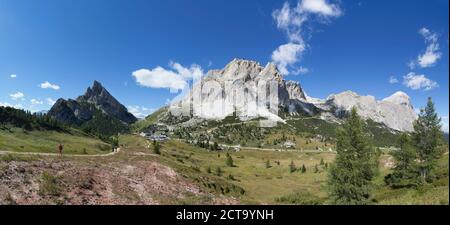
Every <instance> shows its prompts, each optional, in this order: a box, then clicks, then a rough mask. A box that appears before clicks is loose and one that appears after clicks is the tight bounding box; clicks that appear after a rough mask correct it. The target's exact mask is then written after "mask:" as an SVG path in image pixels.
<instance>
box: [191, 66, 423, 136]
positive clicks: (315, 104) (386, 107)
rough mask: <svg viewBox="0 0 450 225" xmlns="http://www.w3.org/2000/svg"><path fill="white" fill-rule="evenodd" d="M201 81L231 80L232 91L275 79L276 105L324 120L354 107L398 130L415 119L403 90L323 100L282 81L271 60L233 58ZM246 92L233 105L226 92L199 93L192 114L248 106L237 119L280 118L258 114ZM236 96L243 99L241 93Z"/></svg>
mask: <svg viewBox="0 0 450 225" xmlns="http://www.w3.org/2000/svg"><path fill="white" fill-rule="evenodd" d="M204 81H215V82H214V83H215V84H220V85H222V88H223V87H224V86H225V84H230V83H231V84H232V89H236V90H247V85H248V84H250V82H252V83H258V82H259V81H276V83H277V84H278V96H277V97H278V98H277V102H278V105H279V108H280V110H282V111H283V112H287V113H288V114H290V115H293V116H295V115H309V116H319V117H320V118H322V119H325V120H331V121H337V120H339V119H341V118H342V116H343V115H345V113H344V112H345V111H348V110H350V109H351V108H352V107H356V108H357V109H358V113H359V114H360V115H361V116H362V117H363V118H364V119H371V120H373V121H375V122H378V123H381V124H384V125H385V126H387V127H389V128H391V129H394V130H399V131H411V130H412V129H413V126H412V124H413V121H414V120H415V119H416V118H417V115H416V113H415V112H414V109H413V107H412V105H411V103H410V98H409V96H408V95H406V94H405V93H403V92H397V93H395V94H393V95H392V96H390V97H388V98H385V99H383V100H377V99H376V98H375V97H374V96H370V95H368V96H360V95H358V94H357V93H355V92H354V91H351V90H348V91H345V92H342V93H338V94H333V95H330V96H329V97H328V98H327V99H325V100H322V99H317V98H313V97H310V96H307V95H306V93H305V90H304V89H303V88H302V86H301V84H300V82H298V81H287V80H285V79H284V78H283V75H282V74H281V73H280V72H279V71H278V69H277V67H276V65H275V64H273V63H268V64H266V66H264V67H263V66H261V65H260V64H259V63H258V62H256V61H252V60H245V59H233V60H232V61H231V62H230V63H228V64H227V65H226V66H225V67H224V68H223V69H220V70H211V71H209V72H208V75H207V76H205V77H204ZM201 88H202V84H201V83H198V84H195V85H194V87H193V90H192V91H191V92H190V94H189V95H188V97H186V98H184V99H183V100H182V102H183V103H185V104H183V105H189V104H188V102H189V101H191V100H192V99H191V97H190V96H195V95H200V93H201ZM249 94H250V95H249V96H250V98H249V99H246V100H245V101H246V102H245V104H243V105H241V106H238V107H235V106H233V104H234V103H233V102H234V101H235V100H234V97H233V96H232V95H230V94H229V93H224V92H221V93H213V94H208V95H202V96H203V97H202V101H203V102H202V104H197V105H196V106H198V107H200V108H197V109H194V112H195V111H198V112H201V113H200V114H197V115H193V116H194V117H195V116H197V117H201V118H203V119H223V118H225V117H226V116H229V115H231V114H233V113H234V112H237V115H239V114H240V113H239V112H242V111H245V110H248V108H251V111H250V112H248V111H247V113H244V114H246V116H247V118H245V117H244V118H241V119H251V118H255V117H266V118H267V117H271V118H272V119H274V120H276V121H281V120H282V118H280V117H279V116H278V115H271V114H268V113H267V112H265V115H262V114H261V113H260V111H262V110H261V108H260V105H258V104H259V103H258V101H257V97H256V96H257V94H256V93H249ZM239 99H244V98H243V96H242V97H239ZM222 102H224V103H225V106H222V105H221V103H222ZM249 115H250V116H249Z"/></svg>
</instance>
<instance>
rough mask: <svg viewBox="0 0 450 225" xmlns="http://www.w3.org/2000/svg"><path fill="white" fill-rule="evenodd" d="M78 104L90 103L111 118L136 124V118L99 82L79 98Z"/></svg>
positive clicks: (95, 82)
mask: <svg viewBox="0 0 450 225" xmlns="http://www.w3.org/2000/svg"><path fill="white" fill-rule="evenodd" d="M77 102H88V103H91V104H93V105H95V106H96V107H97V108H99V109H101V110H102V111H103V112H105V113H106V114H108V115H109V116H112V117H115V118H117V119H119V120H120V121H123V122H125V123H128V124H130V123H134V122H136V121H137V119H136V117H135V116H134V115H133V114H131V113H130V112H128V110H127V108H125V106H123V105H122V104H120V102H119V101H117V100H116V99H115V98H114V97H113V96H112V95H111V94H110V93H109V92H108V91H107V90H106V89H105V88H104V87H103V86H102V85H101V84H100V83H99V82H98V81H94V85H93V86H92V88H91V87H89V88H88V89H87V90H86V93H85V94H84V95H82V96H80V97H78V98H77Z"/></svg>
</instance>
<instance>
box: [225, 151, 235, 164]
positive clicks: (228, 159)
mask: <svg viewBox="0 0 450 225" xmlns="http://www.w3.org/2000/svg"><path fill="white" fill-rule="evenodd" d="M226 156H227V158H226V161H225V164H226V165H227V166H229V167H233V166H234V164H233V158H231V155H230V154H228V153H227V155H226Z"/></svg>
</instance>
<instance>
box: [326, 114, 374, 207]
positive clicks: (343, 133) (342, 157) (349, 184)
mask: <svg viewBox="0 0 450 225" xmlns="http://www.w3.org/2000/svg"><path fill="white" fill-rule="evenodd" d="M336 151H337V155H336V160H335V162H334V163H333V164H332V165H331V168H330V170H329V180H328V185H329V191H330V197H331V199H332V201H333V203H335V204H345V205H360V204H368V203H369V202H370V198H371V189H372V180H373V178H374V175H375V171H376V170H375V168H374V167H376V166H377V165H378V164H377V163H374V162H375V161H376V160H374V156H375V151H374V149H373V148H372V147H371V146H370V144H369V141H368V138H367V136H366V132H365V131H364V124H363V121H362V119H361V118H360V117H359V116H358V114H357V111H356V108H353V109H352V110H351V112H350V114H349V116H348V118H347V119H346V121H345V123H344V124H343V127H342V128H339V129H338V130H337V143H336Z"/></svg>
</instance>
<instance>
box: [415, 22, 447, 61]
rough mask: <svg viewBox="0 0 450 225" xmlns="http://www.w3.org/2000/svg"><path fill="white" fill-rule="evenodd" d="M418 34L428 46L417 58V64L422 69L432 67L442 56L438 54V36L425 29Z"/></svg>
mask: <svg viewBox="0 0 450 225" xmlns="http://www.w3.org/2000/svg"><path fill="white" fill-rule="evenodd" d="M419 33H420V34H421V35H422V36H423V37H424V39H425V43H426V44H428V46H427V49H426V50H425V52H424V53H423V54H420V55H419V56H418V57H417V64H419V65H420V67H422V68H426V67H432V66H434V65H436V63H437V61H438V60H439V59H440V58H441V56H442V53H441V52H439V43H438V35H437V34H436V33H432V32H431V31H430V30H428V29H427V28H422V29H420V30H419Z"/></svg>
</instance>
